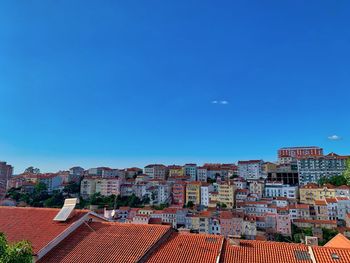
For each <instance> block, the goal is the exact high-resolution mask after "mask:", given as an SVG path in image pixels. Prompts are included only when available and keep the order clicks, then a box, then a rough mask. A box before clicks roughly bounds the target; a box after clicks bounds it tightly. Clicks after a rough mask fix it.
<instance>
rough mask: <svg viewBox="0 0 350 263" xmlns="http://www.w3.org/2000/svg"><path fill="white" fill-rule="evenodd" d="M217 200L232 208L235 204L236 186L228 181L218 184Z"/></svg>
mask: <svg viewBox="0 0 350 263" xmlns="http://www.w3.org/2000/svg"><path fill="white" fill-rule="evenodd" d="M218 186H219V187H218V202H219V203H220V204H225V205H226V207H227V208H233V207H234V205H235V191H236V186H235V185H234V184H230V183H223V182H222V183H219V184H218Z"/></svg>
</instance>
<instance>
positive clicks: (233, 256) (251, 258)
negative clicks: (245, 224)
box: [221, 240, 311, 263]
mask: <svg viewBox="0 0 350 263" xmlns="http://www.w3.org/2000/svg"><path fill="white" fill-rule="evenodd" d="M305 254H307V255H308V248H307V246H306V245H302V244H290V243H279V242H268V241H248V240H244V241H243V240H242V241H240V243H239V245H238V246H235V245H232V244H229V241H226V242H225V245H224V250H223V254H222V258H221V262H222V263H233V262H239V263H266V262H268V263H311V260H310V259H305V260H300V259H298V258H297V257H298V255H305Z"/></svg>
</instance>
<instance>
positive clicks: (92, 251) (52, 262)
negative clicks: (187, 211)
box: [39, 222, 170, 263]
mask: <svg viewBox="0 0 350 263" xmlns="http://www.w3.org/2000/svg"><path fill="white" fill-rule="evenodd" d="M89 226H90V227H91V228H90V227H88V226H87V225H85V224H83V225H82V226H80V227H79V228H78V229H77V230H76V231H74V232H73V233H72V234H70V235H69V236H68V237H67V238H66V239H65V240H63V241H62V242H61V243H60V244H59V245H58V246H57V247H55V248H54V249H53V250H51V251H50V252H49V253H48V254H47V255H46V256H44V257H43V258H42V259H41V260H40V261H39V262H41V263H44V262H45V263H81V262H89V263H98V262H120V263H121V262H123V263H129V262H130V263H131V262H138V260H140V258H141V257H143V256H144V255H145V253H146V252H147V251H148V250H149V249H150V248H151V247H152V246H153V245H154V244H155V243H156V242H157V241H158V240H159V239H160V238H161V237H162V236H163V235H164V234H165V233H166V232H168V231H170V227H169V226H160V225H143V224H123V223H97V222H94V223H90V224H89Z"/></svg>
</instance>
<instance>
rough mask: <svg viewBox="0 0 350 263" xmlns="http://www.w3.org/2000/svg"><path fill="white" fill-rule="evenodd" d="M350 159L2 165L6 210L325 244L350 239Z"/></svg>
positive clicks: (295, 152) (315, 155)
mask: <svg viewBox="0 0 350 263" xmlns="http://www.w3.org/2000/svg"><path fill="white" fill-rule="evenodd" d="M349 158H350V156H341V155H338V154H336V153H327V154H325V153H324V152H323V149H322V148H320V147H286V148H281V149H279V150H278V154H277V161H276V162H266V161H263V160H242V161H238V162H237V163H227V164H221V163H206V164H203V165H201V166H200V165H197V164H194V163H189V164H185V165H164V164H149V165H147V166H145V167H144V168H143V169H141V168H136V167H131V168H126V169H113V168H109V167H97V168H90V169H84V168H82V167H72V168H71V169H69V170H68V171H59V172H57V173H42V172H41V171H40V169H38V168H34V167H29V168H28V169H26V171H25V172H23V173H21V174H17V175H13V167H12V166H11V165H9V164H7V163H6V162H1V163H0V198H1V201H0V205H2V206H22V207H27V206H36V207H61V206H62V204H63V202H64V199H65V198H67V197H75V198H78V200H79V204H78V205H79V206H80V208H87V209H89V210H91V211H94V213H96V215H98V216H100V217H103V218H104V219H106V220H108V221H110V222H119V223H133V224H149V225H168V226H170V227H171V228H172V229H174V230H176V231H179V232H190V233H199V234H212V235H220V236H224V237H225V238H237V239H241V240H264V241H285V242H293V243H312V244H319V245H323V244H325V243H326V242H328V241H329V240H330V239H331V238H333V237H334V236H335V235H337V234H338V233H342V234H343V235H344V236H346V237H350V186H349V179H350V178H349V177H350V176H349V173H350V161H349Z"/></svg>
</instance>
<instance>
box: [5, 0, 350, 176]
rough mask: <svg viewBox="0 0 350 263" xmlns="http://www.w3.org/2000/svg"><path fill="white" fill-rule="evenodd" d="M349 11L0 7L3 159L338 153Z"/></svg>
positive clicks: (276, 4)
mask: <svg viewBox="0 0 350 263" xmlns="http://www.w3.org/2000/svg"><path fill="white" fill-rule="evenodd" d="M349 11H350V2H349V1H219V2H218V1H137V2H136V1H124V2H122V1H86V0H84V1H53V0H51V1H50V0H49V1H13V0H8V1H2V2H1V3H0V94H1V95H0V99H1V102H0V120H1V121H0V159H2V160H6V161H8V162H10V163H11V164H13V165H14V166H15V168H16V171H17V172H20V171H22V170H23V169H24V168H25V167H26V166H29V165H35V166H38V167H40V168H42V170H48V171H54V170H57V169H60V168H61V169H67V168H69V167H70V166H72V165H82V166H83V167H85V168H89V167H93V166H97V165H109V166H112V167H124V166H131V165H139V166H142V165H144V164H145V163H148V162H165V163H179V164H181V163H185V162H189V161H195V162H199V163H202V162H208V161H212V162H219V161H222V162H234V161H237V160H239V159H252V158H254V159H255V158H263V159H265V160H275V159H276V151H277V149H278V148H279V147H282V146H300V145H317V146H321V147H324V148H325V150H326V152H328V151H335V152H338V153H340V154H349V153H350V151H349V146H350V143H349V137H350V134H349V130H350V121H349V113H350V109H349V96H350V87H349V85H350V74H349V73H350V48H349V44H350V20H349V16H348V15H349ZM215 101H217V102H218V103H213V102H215ZM223 101H224V103H222V102H223ZM225 102H226V103H225ZM332 135H337V136H340V137H341V140H330V139H328V137H329V136H332Z"/></svg>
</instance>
